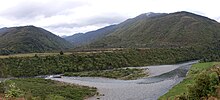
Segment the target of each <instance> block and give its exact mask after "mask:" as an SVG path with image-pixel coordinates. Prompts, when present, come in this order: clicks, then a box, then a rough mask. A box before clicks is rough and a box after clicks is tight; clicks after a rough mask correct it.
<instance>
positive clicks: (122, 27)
mask: <svg viewBox="0 0 220 100" xmlns="http://www.w3.org/2000/svg"><path fill="white" fill-rule="evenodd" d="M115 27H116V28H115V29H114V30H111V31H109V32H108V34H106V35H105V36H103V37H102V38H99V39H97V40H96V41H93V42H91V43H90V44H89V45H88V47H89V48H115V47H147V48H161V47H187V46H195V45H204V44H211V43H213V42H215V41H217V40H219V39H220V24H219V23H218V22H217V21H215V20H212V19H209V18H207V17H204V16H201V15H196V14H193V13H190V12H185V11H181V12H175V13H170V14H166V13H145V14H141V15H139V16H137V17H135V18H132V19H128V20H126V21H124V22H122V23H120V24H118V25H116V26H115ZM94 33H95V31H94ZM104 33H105V32H104ZM82 40H83V39H82Z"/></svg>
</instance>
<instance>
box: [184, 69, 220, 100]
mask: <svg viewBox="0 0 220 100" xmlns="http://www.w3.org/2000/svg"><path fill="white" fill-rule="evenodd" d="M218 83H219V80H218V77H217V75H216V74H215V73H211V74H210V73H208V72H202V73H200V74H199V75H198V76H197V77H196V78H195V84H194V85H192V86H189V91H188V93H189V94H188V96H189V99H190V100H200V99H201V98H208V97H209V96H210V95H215V92H216V86H217V85H218Z"/></svg>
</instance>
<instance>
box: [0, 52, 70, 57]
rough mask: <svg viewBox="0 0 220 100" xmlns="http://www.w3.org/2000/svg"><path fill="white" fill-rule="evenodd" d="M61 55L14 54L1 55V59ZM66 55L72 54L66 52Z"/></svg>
mask: <svg viewBox="0 0 220 100" xmlns="http://www.w3.org/2000/svg"><path fill="white" fill-rule="evenodd" d="M59 54H60V53H25V54H12V55H0V58H10V57H12V58H13V57H34V56H35V55H37V56H54V55H59ZM64 54H65V55H70V54H72V53H70V52H65V53H64Z"/></svg>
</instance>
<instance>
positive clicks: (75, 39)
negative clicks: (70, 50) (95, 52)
mask: <svg viewBox="0 0 220 100" xmlns="http://www.w3.org/2000/svg"><path fill="white" fill-rule="evenodd" d="M116 28H117V27H116V25H110V26H107V27H104V28H101V29H98V30H95V31H90V32H87V33H77V34H74V35H72V36H68V37H65V38H64V39H66V40H67V41H69V42H71V43H73V45H74V46H81V45H85V44H89V43H91V42H94V41H96V40H98V39H101V38H103V37H105V36H106V35H108V34H109V33H112V32H114V31H115V29H116Z"/></svg>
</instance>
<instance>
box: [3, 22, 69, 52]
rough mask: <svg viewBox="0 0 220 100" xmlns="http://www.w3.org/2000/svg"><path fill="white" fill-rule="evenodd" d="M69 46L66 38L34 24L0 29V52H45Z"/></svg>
mask: <svg viewBox="0 0 220 100" xmlns="http://www.w3.org/2000/svg"><path fill="white" fill-rule="evenodd" d="M70 47H71V44H70V43H69V42H67V41H66V40H64V39H62V38H60V37H58V36H56V35H54V34H53V33H51V32H49V31H47V30H45V29H42V28H39V27H35V26H21V27H11V28H2V29H0V54H7V53H30V52H45V51H50V50H64V49H68V48H70Z"/></svg>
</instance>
